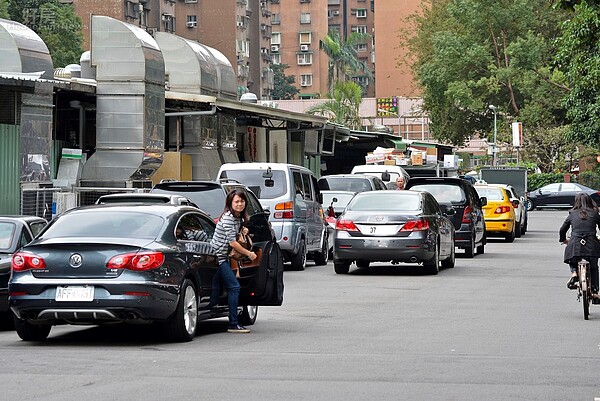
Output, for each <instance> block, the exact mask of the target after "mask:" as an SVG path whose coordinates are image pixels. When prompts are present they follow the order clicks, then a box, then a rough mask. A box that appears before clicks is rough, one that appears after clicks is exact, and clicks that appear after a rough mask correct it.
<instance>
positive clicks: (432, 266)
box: [423, 244, 440, 275]
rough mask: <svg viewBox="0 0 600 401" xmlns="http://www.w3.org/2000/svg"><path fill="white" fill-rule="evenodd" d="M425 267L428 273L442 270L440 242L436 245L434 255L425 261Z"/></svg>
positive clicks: (433, 273) (436, 272)
mask: <svg viewBox="0 0 600 401" xmlns="http://www.w3.org/2000/svg"><path fill="white" fill-rule="evenodd" d="M423 267H424V268H425V272H426V273H427V274H432V275H435V274H438V273H439V271H440V246H439V244H438V245H436V247H435V253H434V254H433V257H432V258H431V259H429V260H426V261H424V262H423Z"/></svg>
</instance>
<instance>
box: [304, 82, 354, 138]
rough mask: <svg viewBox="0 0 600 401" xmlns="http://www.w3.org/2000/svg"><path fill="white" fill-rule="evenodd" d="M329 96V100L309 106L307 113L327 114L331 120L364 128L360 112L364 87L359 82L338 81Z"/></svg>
mask: <svg viewBox="0 0 600 401" xmlns="http://www.w3.org/2000/svg"><path fill="white" fill-rule="evenodd" d="M327 97H328V98H329V100H327V101H325V102H323V103H320V104H317V105H315V106H313V107H311V108H309V109H308V110H307V113H309V114H318V115H322V116H325V117H327V118H329V121H332V122H334V123H337V124H341V125H344V126H346V127H348V128H350V129H356V130H359V129H361V128H362V126H361V118H360V114H359V108H360V103H361V101H362V89H361V87H360V86H359V85H358V84H356V83H354V82H351V81H347V82H336V83H335V85H334V86H333V90H332V93H331V94H328V95H327Z"/></svg>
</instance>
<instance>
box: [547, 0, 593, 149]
mask: <svg viewBox="0 0 600 401" xmlns="http://www.w3.org/2000/svg"><path fill="white" fill-rule="evenodd" d="M573 10H574V12H573V14H572V15H571V18H569V19H568V20H567V21H565V22H564V24H563V25H562V35H561V36H560V38H559V39H558V41H557V47H558V51H557V55H556V61H557V68H559V69H560V70H561V71H563V72H564V74H565V77H566V80H567V83H568V85H569V87H570V88H571V91H570V92H569V93H568V94H567V95H566V97H565V101H564V105H565V108H566V109H567V118H568V119H569V121H570V122H571V126H570V129H569V131H568V132H567V135H568V136H569V138H570V139H571V140H572V141H573V142H576V143H581V144H584V145H587V146H591V147H595V148H596V149H598V148H600V96H599V93H600V52H599V48H598V43H600V9H599V8H598V7H594V6H591V5H589V4H588V3H587V2H585V1H582V2H581V4H575V5H574V7H573Z"/></svg>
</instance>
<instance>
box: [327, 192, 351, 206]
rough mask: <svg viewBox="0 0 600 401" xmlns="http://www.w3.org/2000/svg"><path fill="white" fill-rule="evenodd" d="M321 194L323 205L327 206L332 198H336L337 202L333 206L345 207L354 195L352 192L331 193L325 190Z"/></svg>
mask: <svg viewBox="0 0 600 401" xmlns="http://www.w3.org/2000/svg"><path fill="white" fill-rule="evenodd" d="M322 194H323V205H324V206H329V205H331V201H332V200H333V198H337V202H335V203H334V204H333V206H334V207H337V208H341V207H345V206H346V205H347V204H348V202H350V199H352V197H353V196H354V194H332V193H327V192H322Z"/></svg>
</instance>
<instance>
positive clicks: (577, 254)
mask: <svg viewBox="0 0 600 401" xmlns="http://www.w3.org/2000/svg"><path fill="white" fill-rule="evenodd" d="M569 228H571V238H570V239H567V231H569ZM596 228H600V214H599V213H598V205H596V203H595V202H594V201H593V200H592V198H590V196H589V195H588V194H585V193H580V194H577V196H576V197H575V202H574V203H573V209H571V210H569V215H568V216H567V218H566V219H565V221H564V223H563V224H562V226H561V227H560V230H559V239H558V240H559V242H561V243H563V244H567V247H566V249H565V255H564V262H565V263H567V264H568V265H569V267H570V269H571V279H570V280H569V281H568V282H567V288H569V289H571V290H574V289H576V288H577V262H578V260H579V259H580V258H585V259H587V260H588V262H590V267H591V270H592V293H593V297H594V299H593V303H594V304H598V303H600V298H598V257H600V240H598V237H597V236H596Z"/></svg>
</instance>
